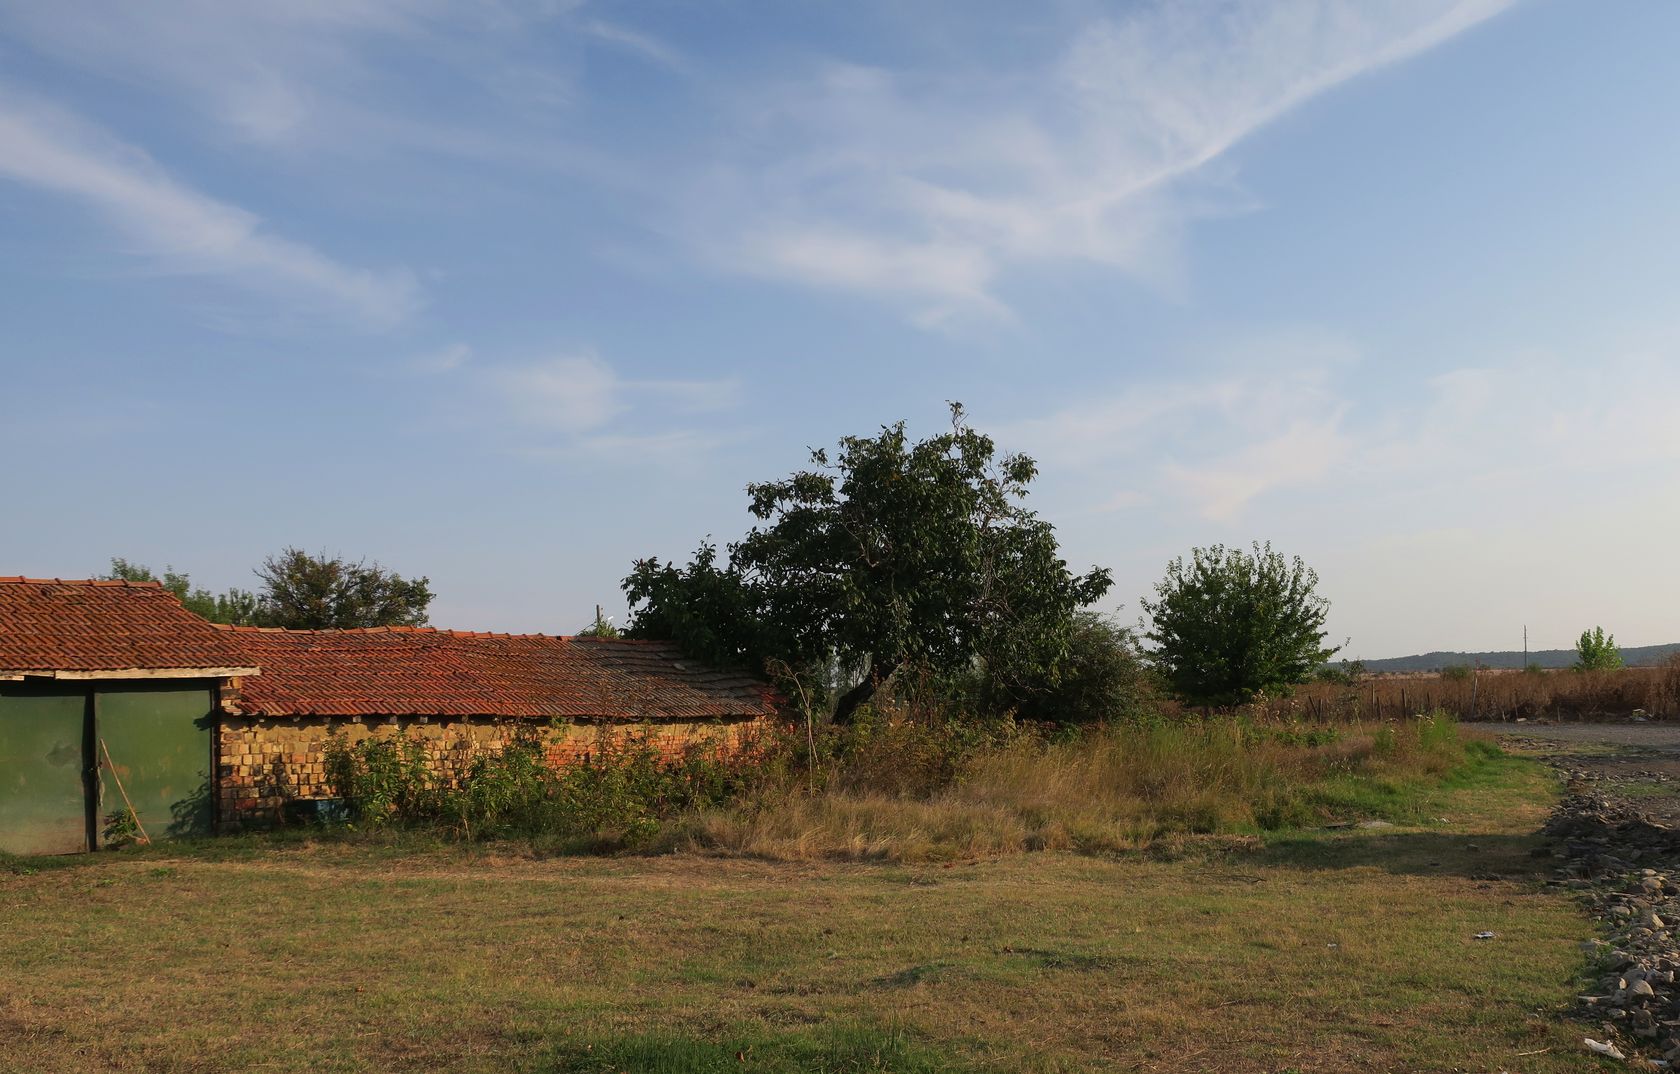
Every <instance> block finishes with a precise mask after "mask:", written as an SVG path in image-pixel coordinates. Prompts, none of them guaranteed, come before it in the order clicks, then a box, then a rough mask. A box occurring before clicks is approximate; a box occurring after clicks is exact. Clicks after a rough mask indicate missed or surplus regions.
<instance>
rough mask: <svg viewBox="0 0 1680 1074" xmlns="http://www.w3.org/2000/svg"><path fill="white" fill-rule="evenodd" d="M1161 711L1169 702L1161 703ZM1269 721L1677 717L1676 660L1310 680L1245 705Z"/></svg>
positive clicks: (1679, 663) (1679, 667)
mask: <svg viewBox="0 0 1680 1074" xmlns="http://www.w3.org/2000/svg"><path fill="white" fill-rule="evenodd" d="M1160 707H1161V708H1162V709H1163V711H1166V712H1168V713H1171V712H1174V711H1176V709H1175V707H1174V706H1173V705H1172V703H1171V702H1164V703H1161V705H1160ZM1249 708H1250V710H1251V711H1254V712H1256V713H1257V714H1261V715H1263V716H1265V717H1267V718H1271V719H1287V718H1290V717H1292V716H1294V717H1304V718H1306V719H1311V720H1319V721H1344V722H1345V721H1350V720H1373V719H1376V720H1381V719H1391V718H1401V717H1405V716H1410V715H1414V714H1416V713H1419V712H1433V711H1435V710H1437V709H1439V710H1442V711H1445V712H1449V713H1451V714H1452V715H1454V716H1456V717H1458V718H1459V719H1463V720H1472V719H1474V720H1516V719H1528V720H1533V719H1539V718H1542V717H1544V718H1551V719H1595V718H1601V717H1606V716H1630V715H1634V714H1641V713H1642V714H1644V715H1646V716H1649V717H1653V718H1675V717H1680V655H1676V656H1674V657H1670V658H1669V660H1668V661H1667V662H1665V663H1664V664H1662V665H1661V666H1658V667H1624V668H1619V669H1616V670H1614V671H1569V670H1566V669H1559V670H1556V671H1542V670H1538V669H1536V670H1532V671H1517V670H1515V669H1510V670H1503V671H1489V670H1488V669H1486V668H1481V669H1473V668H1471V667H1469V666H1468V665H1459V666H1458V667H1457V668H1448V669H1446V670H1445V671H1443V672H1442V673H1441V674H1440V675H1427V676H1424V675H1403V676H1377V677H1374V678H1366V679H1363V680H1358V681H1353V682H1325V681H1321V682H1314V683H1311V684H1309V685H1306V686H1302V687H1299V688H1297V689H1296V690H1294V691H1293V692H1292V693H1291V694H1290V695H1289V696H1286V697H1274V698H1266V699H1264V700H1262V701H1260V702H1257V703H1256V704H1254V705H1252V706H1249Z"/></svg>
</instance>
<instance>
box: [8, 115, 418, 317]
mask: <svg viewBox="0 0 1680 1074" xmlns="http://www.w3.org/2000/svg"><path fill="white" fill-rule="evenodd" d="M0 178H5V179H10V180H12V181H14V182H18V183H23V184H26V185H28V186H32V187H36V188H38V189H42V190H46V191H50V192H52V193H54V194H59V195H63V196H65V197H69V198H74V199H77V200H79V201H81V202H83V203H86V204H88V205H91V206H93V207H94V208H96V209H98V210H99V211H100V212H101V213H102V214H103V215H104V216H105V217H106V218H107V219H108V220H110V221H111V223H112V224H114V225H115V226H116V227H117V228H119V229H120V230H121V231H122V232H123V233H124V234H125V235H126V236H128V238H129V240H130V241H131V242H132V243H133V244H134V247H135V249H136V251H137V252H139V253H141V254H143V255H145V256H147V257H148V258H150V259H151V260H152V262H153V263H154V264H156V265H158V266H159V267H161V268H163V269H165V270H167V271H172V272H183V273H203V274H211V275H216V276H221V277H226V278H228V279H230V280H234V281H236V282H238V283H240V284H242V285H245V286H247V287H254V288H258V289H262V290H267V291H283V292H285V293H287V294H289V295H291V296H293V297H295V298H298V299H301V300H303V301H305V302H307V303H309V304H311V305H313V306H325V307H328V308H334V309H338V310H340V311H343V312H346V313H348V314H350V315H352V316H354V317H355V318H357V319H358V320H360V321H362V322H364V323H366V324H368V325H370V326H373V327H387V326H390V325H392V324H394V323H396V322H398V321H401V320H402V319H404V318H405V317H407V316H408V315H409V314H410V313H412V312H413V311H414V309H415V308H416V306H417V305H418V301H419V300H418V292H417V288H416V286H415V284H414V281H413V280H412V278H411V277H410V276H409V274H408V273H406V272H403V271H373V270H368V269H359V268H355V267H352V266H349V265H346V264H343V263H341V262H339V261H337V260H335V259H333V258H331V257H329V256H327V255H326V254H323V253H321V252H320V251H318V250H316V249H315V248H313V247H311V246H309V245H307V244H305V243H301V242H297V241H295V240H293V239H289V238H286V237H285V236H282V235H278V234H275V233H274V232H273V231H272V230H270V229H269V228H268V227H267V226H266V225H265V224H264V222H263V221H262V219H261V218H260V217H259V216H257V215H256V214H255V213H252V212H249V211H247V210H245V209H242V208H240V207H238V206H236V205H231V204H229V203H227V202H224V201H220V200H218V199H216V198H214V197H211V196H209V195H207V194H204V193H202V192H200V191H198V190H195V189H193V188H191V187H189V186H187V185H185V184H183V183H181V182H178V181H176V180H175V179H173V178H172V177H171V176H169V175H168V174H167V173H166V172H165V171H164V169H162V168H161V167H159V166H158V164H157V163H156V162H155V161H153V160H152V159H151V158H150V157H149V156H148V155H146V153H145V152H144V151H142V150H140V149H138V148H136V147H134V146H131V145H128V144H125V143H123V142H121V141H119V140H117V139H116V138H113V137H112V136H110V135H109V134H106V133H105V132H104V131H101V130H99V129H98V128H96V127H94V126H93V125H92V124H89V123H87V122H85V121H83V120H82V119H80V118H79V117H77V116H75V115H73V114H71V113H69V112H66V111H64V110H62V109H58V108H54V107H52V106H49V105H45V104H38V103H30V102H28V101H26V100H25V99H24V98H23V97H22V96H21V95H19V94H16V93H14V92H7V93H5V94H4V95H3V96H0Z"/></svg>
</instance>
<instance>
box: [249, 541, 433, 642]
mask: <svg viewBox="0 0 1680 1074" xmlns="http://www.w3.org/2000/svg"><path fill="white" fill-rule="evenodd" d="M257 577H258V578H261V579H262V582H263V591H262V598H261V599H262V610H261V613H260V615H261V619H262V621H263V623H264V624H265V625H267V626H278V627H288V628H291V629H293V630H327V629H338V630H343V629H350V628H354V627H380V626H424V625H425V624H426V608H427V606H428V605H430V604H431V602H432V590H431V580H430V579H428V578H424V577H421V578H415V579H407V578H404V577H403V576H402V575H400V574H398V573H396V572H395V571H388V570H386V569H385V568H384V567H381V566H380V565H379V564H377V563H368V562H367V561H366V560H356V561H354V562H352V561H350V560H348V559H345V558H344V557H343V556H328V555H327V554H326V553H325V552H322V553H321V554H320V555H318V556H312V555H310V554H309V553H307V552H304V551H303V550H301V549H298V548H286V549H283V550H282V551H281V552H280V553H279V554H278V555H273V556H269V557H268V558H267V559H265V560H263V563H262V566H260V567H258V568H257Z"/></svg>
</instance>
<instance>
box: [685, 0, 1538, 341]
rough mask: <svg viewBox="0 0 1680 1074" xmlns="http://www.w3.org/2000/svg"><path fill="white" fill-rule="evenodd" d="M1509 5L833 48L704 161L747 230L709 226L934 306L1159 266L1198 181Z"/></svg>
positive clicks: (1213, 19) (1240, 17)
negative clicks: (732, 151)
mask: <svg viewBox="0 0 1680 1074" xmlns="http://www.w3.org/2000/svg"><path fill="white" fill-rule="evenodd" d="M1510 3H1511V0H1293V2H1283V3H1279V2H1276V0H1227V2H1225V3H1222V4H1219V5H1217V6H1216V7H1215V8H1214V9H1209V8H1208V6H1207V5H1174V4H1160V5H1155V4H1149V5H1137V6H1136V8H1135V9H1134V10H1133V11H1132V12H1131V13H1130V14H1128V15H1126V16H1124V17H1121V18H1116V19H1103V20H1098V21H1094V22H1090V23H1088V24H1086V25H1083V26H1081V27H1079V28H1078V29H1077V30H1074V31H1072V32H1071V33H1070V35H1069V38H1068V43H1067V45H1066V47H1065V48H1064V49H1063V50H1062V51H1061V52H1060V53H1059V54H1058V55H1056V56H1055V57H1054V58H1052V59H1051V60H1049V61H1048V62H1041V63H1038V64H1036V65H1034V64H1031V63H1023V62H1022V61H1020V60H1019V59H1018V58H1016V57H1008V58H1006V59H1005V60H1003V61H1000V63H999V64H997V65H995V66H994V65H988V64H975V65H973V66H971V67H970V68H968V69H966V70H959V71H951V70H949V69H940V70H929V71H915V70H885V69H879V68H871V67H861V66H857V65H848V64H839V63H835V64H830V65H828V66H826V67H824V68H822V69H821V70H820V71H819V72H818V73H817V74H816V75H815V76H814V77H811V78H808V79H805V80H803V81H796V82H794V83H793V84H790V85H786V86H783V87H781V88H779V89H777V90H776V91H774V92H770V93H761V94H760V95H759V96H758V97H757V98H756V99H755V102H754V104H753V105H752V106H751V107H750V109H749V116H748V119H747V121H746V125H747V129H748V130H749V131H750V136H749V137H748V138H747V139H746V140H745V142H744V144H743V148H742V149H741V152H740V159H737V160H734V161H732V162H727V163H726V165H725V167H724V168H723V170H722V171H721V172H719V173H717V174H716V175H714V176H713V179H714V181H715V182H717V183H718V184H720V185H721V186H722V187H723V188H725V189H724V196H726V197H727V196H728V194H729V190H728V188H729V187H730V186H731V184H733V186H734V187H735V188H736V189H735V191H734V196H735V197H736V198H737V200H738V201H739V203H740V206H741V212H740V214H739V215H738V216H737V217H735V218H734V219H732V220H726V225H727V226H729V227H733V228H734V229H736V234H734V235H733V236H729V235H720V234H719V232H718V230H717V229H716V228H710V229H705V241H706V242H707V243H708V245H709V247H710V248H711V249H714V250H716V251H720V254H719V256H721V257H722V258H723V259H724V261H725V263H726V264H729V265H731V266H732V267H738V268H741V269H743V270H745V271H750V272H757V273H761V274H764V275H770V276H775V277H779V278H783V279H787V280H792V281H798V282H801V283H804V284H808V285H811V286H814V287H821V288H831V289H839V290H846V291H852V292H858V293H861V294H866V295H871V296H874V297H878V298H884V299H887V300H889V301H893V302H896V303H899V304H900V305H903V306H905V307H907V308H908V309H909V311H910V312H911V313H912V314H913V315H914V316H915V317H916V318H917V319H918V320H921V321H923V322H924V323H929V324H938V323H944V322H946V321H948V320H950V319H951V318H952V317H953V316H955V315H958V314H972V313H976V312H979V313H982V314H985V315H988V316H996V315H997V314H998V313H999V312H1000V311H1001V310H1002V309H1003V303H1002V300H1001V299H1000V298H999V296H998V291H999V290H1000V281H1001V279H1002V278H1003V277H1004V276H1005V274H1006V273H1007V272H1009V271H1010V270H1012V269H1014V268H1017V267H1018V266H1021V265H1023V264H1027V263H1031V262H1035V261H1054V260H1083V261H1090V262H1097V263H1101V264H1105V265H1109V266H1112V267H1115V268H1117V269H1120V270H1124V271H1126V272H1129V273H1132V274H1135V275H1137V276H1139V277H1145V278H1151V277H1153V278H1159V275H1160V273H1161V271H1162V268H1163V266H1168V271H1169V272H1170V271H1171V270H1170V266H1172V265H1173V264H1174V263H1175V261H1176V256H1177V254H1176V247H1177V244H1176V234H1177V232H1178V231H1179V229H1180V227H1181V225H1182V223H1183V221H1184V219H1185V218H1186V217H1187V216H1191V215H1194V213H1195V212H1196V211H1197V210H1196V206H1195V205H1193V204H1192V202H1191V201H1190V200H1189V199H1186V198H1184V197H1182V191H1181V190H1180V189H1179V187H1180V186H1181V184H1182V183H1183V182H1184V181H1185V180H1187V179H1188V178H1190V177H1191V176H1193V175H1195V174H1196V173H1198V172H1199V171H1201V170H1202V169H1204V168H1205V167H1206V166H1207V165H1208V164H1209V163H1211V162H1212V161H1214V160H1216V159H1218V158H1219V157H1220V156H1221V155H1223V154H1225V153H1226V152H1227V151H1228V150H1229V149H1230V148H1231V147H1233V146H1234V145H1236V144H1238V143H1239V142H1241V141H1242V140H1243V139H1245V138H1247V137H1248V136H1250V135H1251V134H1253V133H1254V132H1255V131H1256V130H1259V129H1260V128H1262V127H1264V126H1265V125H1266V124H1268V123H1270V122H1272V121H1273V120H1275V119H1277V118H1278V117H1279V116H1281V115H1284V114H1285V113H1287V112H1289V111H1290V110H1291V109H1293V108H1296V107H1297V106H1299V105H1300V104H1302V103H1303V102H1305V101H1307V100H1310V99H1311V98H1313V97H1315V96H1317V95H1319V94H1321V93H1324V92H1326V91H1327V90H1330V89H1332V88H1334V87H1336V86H1338V85H1340V84H1342V83H1344V82H1346V81H1348V80H1350V79H1353V78H1356V77H1358V76H1360V75H1362V74H1365V73H1366V72H1369V71H1372V70H1374V69H1376V68H1379V67H1382V66H1384V65H1386V64H1390V63H1395V62H1398V61H1402V60H1405V59H1407V58H1409V57H1411V56H1414V55H1416V54H1418V53H1420V52H1423V51H1425V50H1427V49H1429V48H1432V47H1434V46H1436V45H1438V44H1440V43H1441V42H1443V41H1446V40H1448V39H1449V38H1451V37H1453V36H1455V35H1457V34H1459V33H1461V32H1463V31H1464V30H1466V29H1468V28H1470V27H1472V26H1474V25H1476V24H1477V23H1479V22H1482V21H1483V20H1485V19H1487V18H1489V17H1491V16H1493V15H1495V14H1497V13H1498V12H1500V11H1501V10H1503V9H1505V8H1506V7H1508V6H1510ZM764 100H768V101H770V102H771V103H769V104H763V103H759V102H761V101H764ZM766 143H768V144H770V145H771V146H773V147H774V150H773V151H771V152H766V151H765V149H764V146H765V144H766ZM1228 200H1229V199H1227V201H1228Z"/></svg>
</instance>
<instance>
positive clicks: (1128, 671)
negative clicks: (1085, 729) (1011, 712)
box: [1011, 612, 1150, 723]
mask: <svg viewBox="0 0 1680 1074" xmlns="http://www.w3.org/2000/svg"><path fill="white" fill-rule="evenodd" d="M1148 682H1149V673H1148V669H1147V668H1145V666H1144V663H1143V656H1142V654H1141V653H1139V652H1138V647H1137V640H1136V639H1135V638H1134V637H1133V635H1132V632H1131V631H1130V630H1127V629H1126V628H1125V627H1122V626H1120V625H1119V624H1117V623H1115V622H1114V621H1113V620H1111V619H1109V618H1108V617H1107V616H1103V615H1099V614H1097V613H1096V612H1079V613H1077V614H1075V616H1074V621H1073V630H1072V632H1071V633H1070V634H1069V637H1068V650H1067V654H1066V655H1065V656H1064V657H1063V658H1062V660H1061V662H1060V663H1059V664H1058V665H1057V666H1056V667H1055V668H1054V670H1053V671H1051V672H1050V673H1049V674H1044V675H1040V676H1038V677H1036V678H1035V679H1032V680H1030V681H1028V682H1026V683H1024V684H1022V686H1020V687H1019V688H1017V689H1016V690H1014V691H1012V697H1011V700H1012V701H1013V702H1014V708H1015V714H1016V716H1017V717H1018V718H1019V719H1023V720H1039V721H1043V722H1046V723H1093V722H1099V721H1104V720H1119V719H1129V718H1131V717H1134V716H1136V715H1137V714H1138V713H1140V712H1141V711H1142V709H1143V707H1144V705H1145V703H1146V701H1147V700H1148V697H1149V692H1150V691H1149V685H1148Z"/></svg>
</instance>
